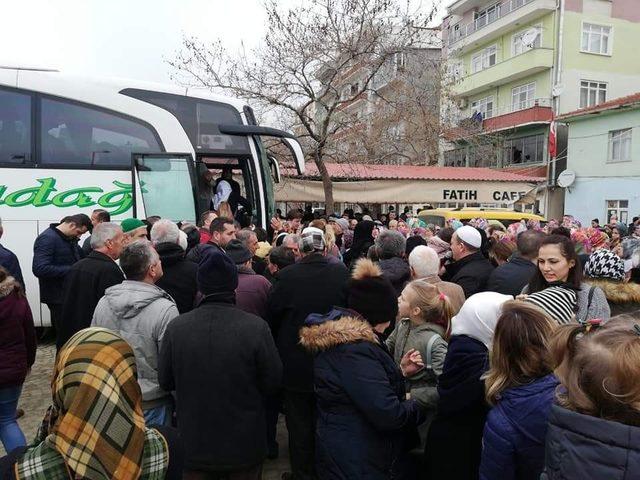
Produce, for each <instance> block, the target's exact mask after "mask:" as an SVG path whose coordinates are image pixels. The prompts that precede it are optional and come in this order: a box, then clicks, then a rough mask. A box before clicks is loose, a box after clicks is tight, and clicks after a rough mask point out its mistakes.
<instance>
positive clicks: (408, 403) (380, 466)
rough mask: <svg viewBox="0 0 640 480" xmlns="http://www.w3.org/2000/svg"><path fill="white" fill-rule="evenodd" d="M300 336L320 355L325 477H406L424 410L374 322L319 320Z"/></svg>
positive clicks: (319, 441) (320, 460)
mask: <svg viewBox="0 0 640 480" xmlns="http://www.w3.org/2000/svg"><path fill="white" fill-rule="evenodd" d="M329 316H330V317H333V318H335V317H334V316H333V315H331V314H330V315H329ZM307 325H310V323H309V322H307ZM300 341H301V344H302V345H303V346H304V347H305V348H307V349H309V350H310V351H312V352H315V353H316V355H315V360H314V375H315V393H316V397H317V405H318V419H317V426H316V471H317V472H318V476H319V478H320V479H321V480H329V479H331V480H338V479H340V480H353V479H367V480H387V479H398V478H405V475H406V469H405V456H404V452H405V450H406V448H407V447H409V445H407V444H406V440H407V438H410V437H409V435H407V434H408V433H409V432H411V431H413V432H415V426H416V425H417V424H418V422H420V421H421V420H422V418H421V414H420V409H419V407H418V405H417V403H416V402H414V401H413V400H405V388H404V379H403V377H402V374H401V373H400V371H399V369H398V367H397V366H396V364H395V363H394V361H393V358H392V357H391V355H390V354H389V352H388V351H387V350H386V348H385V347H384V344H382V343H380V341H379V340H378V337H377V335H376V334H375V333H374V331H373V329H372V328H371V326H370V325H369V324H368V323H366V322H365V321H363V320H360V319H358V318H355V317H350V316H340V317H339V319H338V320H326V321H322V319H319V322H318V323H316V324H314V325H312V326H307V327H305V328H303V329H302V330H301V332H300Z"/></svg>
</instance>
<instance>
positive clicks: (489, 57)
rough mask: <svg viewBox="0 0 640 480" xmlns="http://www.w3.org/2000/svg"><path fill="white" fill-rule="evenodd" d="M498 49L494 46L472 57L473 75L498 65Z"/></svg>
mask: <svg viewBox="0 0 640 480" xmlns="http://www.w3.org/2000/svg"><path fill="white" fill-rule="evenodd" d="M497 56H498V47H497V46H495V45H492V46H490V47H487V48H485V49H484V50H482V51H480V52H478V53H476V54H475V55H474V56H473V57H471V73H476V72H479V71H481V70H484V69H485V68H489V67H493V66H494V65H495V64H496V60H497Z"/></svg>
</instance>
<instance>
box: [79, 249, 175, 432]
mask: <svg viewBox="0 0 640 480" xmlns="http://www.w3.org/2000/svg"><path fill="white" fill-rule="evenodd" d="M120 266H121V267H122V270H123V271H124V274H125V275H126V277H127V279H126V280H125V281H124V282H122V283H121V284H119V285H115V286H113V287H111V288H108V289H107V291H106V292H105V294H104V297H102V299H101V300H100V301H99V302H98V305H97V306H96V310H95V312H94V314H93V320H92V322H91V324H92V325H93V326H94V327H104V328H108V329H110V330H114V331H116V332H118V333H119V334H120V335H121V336H122V337H123V338H124V339H125V340H126V341H127V342H128V343H129V345H131V347H132V348H133V351H134V354H135V357H136V364H137V365H138V383H139V384H140V389H141V390H142V411H143V413H144V419H145V422H146V423H147V425H167V424H168V423H169V422H170V420H171V417H172V411H173V407H172V405H173V401H172V398H171V395H170V393H169V392H167V391H165V390H163V389H162V388H160V385H159V383H158V355H159V352H160V347H161V345H162V339H163V337H164V333H165V330H166V329H167V325H168V324H169V322H170V321H171V320H172V319H174V318H175V317H177V316H178V308H177V307H176V304H175V302H174V301H173V299H172V298H171V297H170V296H169V294H168V293H167V292H165V291H164V290H162V289H161V288H159V287H157V286H156V285H155V283H156V282H157V281H158V280H159V279H160V278H161V277H162V264H161V262H160V256H159V255H158V253H157V252H156V251H155V250H154V249H153V246H152V245H151V243H150V242H149V241H148V240H138V241H137V242H133V243H130V244H129V245H127V246H126V247H125V249H124V250H123V251H122V254H121V255H120Z"/></svg>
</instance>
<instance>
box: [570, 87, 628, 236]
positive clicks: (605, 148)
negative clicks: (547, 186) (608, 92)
mask: <svg viewBox="0 0 640 480" xmlns="http://www.w3.org/2000/svg"><path fill="white" fill-rule="evenodd" d="M558 121H559V122H564V123H566V124H567V125H568V127H569V141H568V154H567V170H568V171H569V172H571V173H570V175H571V177H573V176H574V175H575V180H574V181H573V183H572V184H571V185H569V186H568V187H567V188H565V189H564V190H565V211H566V212H567V214H571V215H573V216H574V217H576V218H577V219H578V220H580V221H581V222H582V224H583V225H585V224H586V225H588V224H589V221H590V220H592V219H594V218H597V219H599V220H600V223H601V224H604V223H605V222H607V223H608V222H609V220H610V218H611V215H614V214H615V215H616V216H617V217H618V220H619V221H620V222H622V223H625V224H629V223H631V220H632V218H633V217H636V216H639V215H640V93H636V94H635V95H631V96H627V97H623V98H619V99H614V100H612V101H609V102H606V103H604V104H601V105H598V106H596V107H591V108H587V109H583V110H577V111H575V112H570V113H567V114H566V115H562V116H560V117H558Z"/></svg>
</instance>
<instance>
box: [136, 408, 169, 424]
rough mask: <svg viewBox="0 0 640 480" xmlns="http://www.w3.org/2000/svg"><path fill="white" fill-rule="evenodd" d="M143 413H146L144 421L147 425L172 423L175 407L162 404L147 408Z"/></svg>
mask: <svg viewBox="0 0 640 480" xmlns="http://www.w3.org/2000/svg"><path fill="white" fill-rule="evenodd" d="M142 413H143V414H144V423H145V424H146V425H147V426H152V425H160V426H164V425H171V416H172V415H173V408H172V406H171V405H170V404H167V405H160V406H159V407H155V408H150V409H148V410H145V411H144V412H142Z"/></svg>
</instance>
